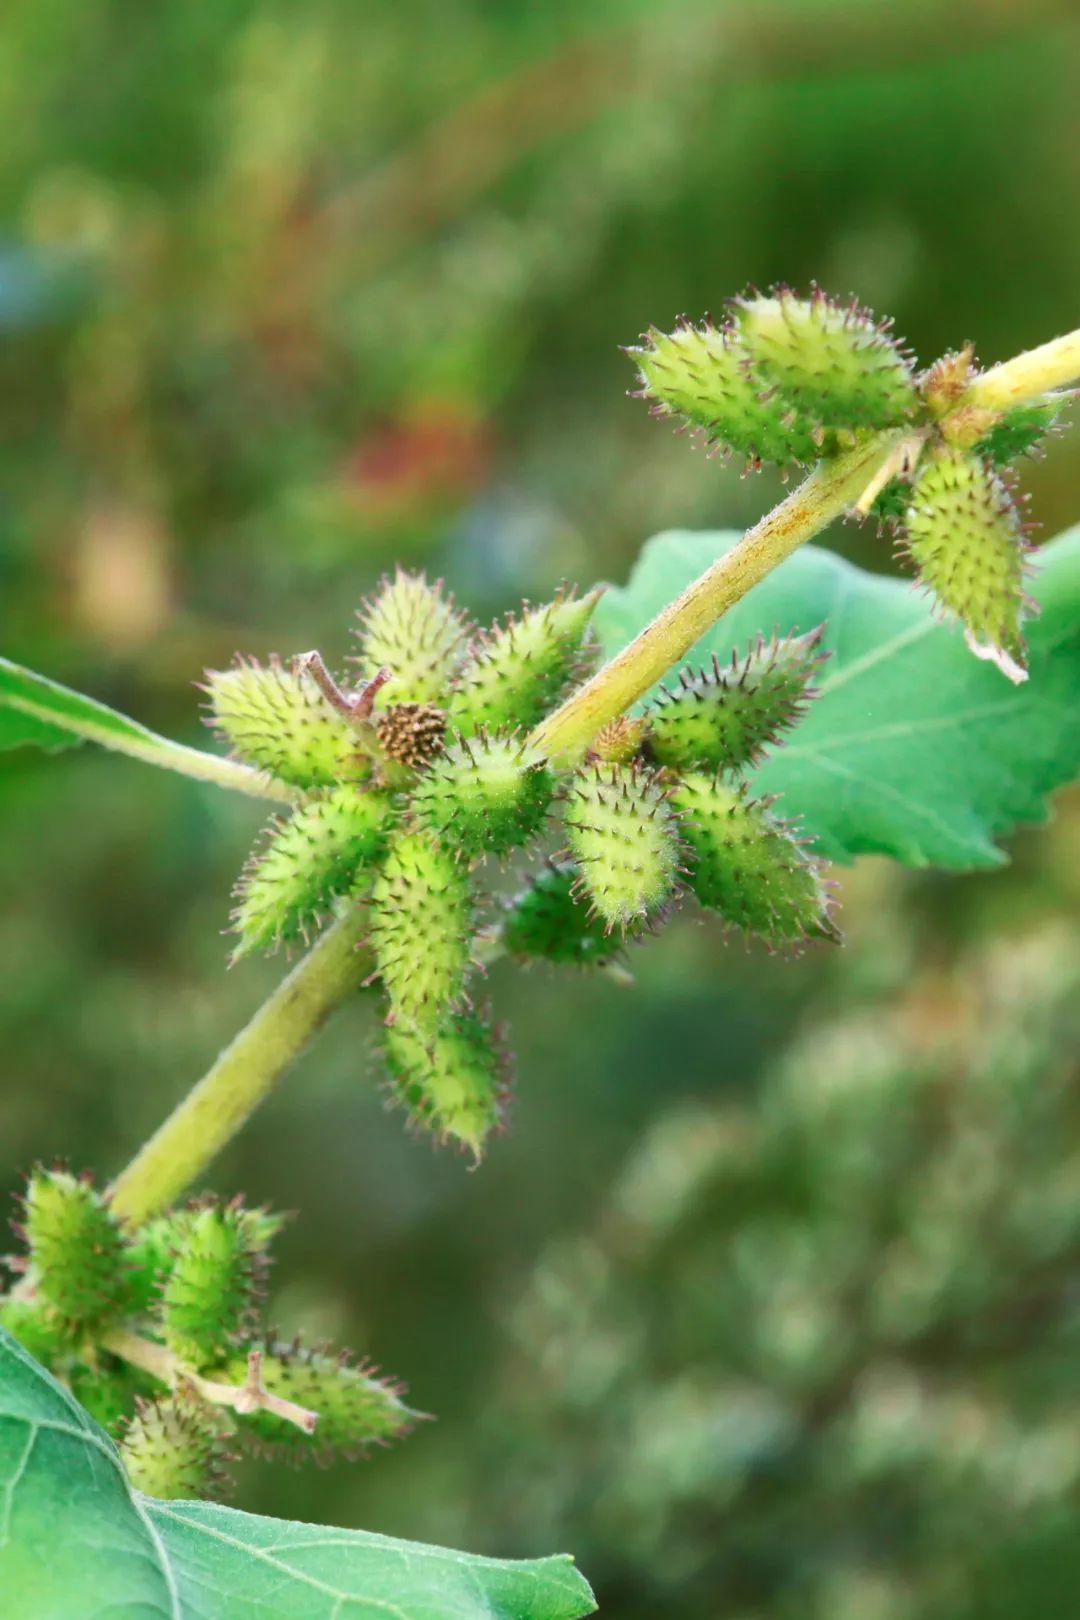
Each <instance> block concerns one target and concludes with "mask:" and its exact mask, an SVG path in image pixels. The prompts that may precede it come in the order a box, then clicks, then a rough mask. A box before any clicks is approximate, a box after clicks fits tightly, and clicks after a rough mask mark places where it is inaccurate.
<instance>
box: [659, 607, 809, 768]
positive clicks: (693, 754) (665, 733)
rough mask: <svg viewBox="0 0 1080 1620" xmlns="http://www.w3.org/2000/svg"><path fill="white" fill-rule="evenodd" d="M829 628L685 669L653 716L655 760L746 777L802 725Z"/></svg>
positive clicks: (760, 643)
mask: <svg viewBox="0 0 1080 1620" xmlns="http://www.w3.org/2000/svg"><path fill="white" fill-rule="evenodd" d="M823 628H824V627H823V626H818V628H817V629H816V630H812V631H810V632H809V633H808V634H807V635H804V636H789V637H787V638H786V639H783V640H778V639H776V638H775V637H774V638H773V639H772V640H771V641H768V642H766V641H763V640H762V639H760V638H759V639H758V642H757V644H756V646H753V647H751V648H750V649H749V651H748V652H747V653H746V655H745V657H743V658H742V659H740V658H739V657H738V655H737V654H736V653H732V655H731V662H730V664H728V665H722V664H721V663H720V661H719V659H718V658H717V657H716V655H715V654H714V655H713V662H712V668H711V670H697V671H694V670H690V669H683V670H680V672H679V684H678V686H676V687H675V688H674V690H669V689H668V688H667V687H662V688H661V695H660V697H659V698H657V700H656V702H655V703H654V704H653V705H652V707H651V708H650V709H649V711H648V716H647V719H648V725H649V731H648V739H649V752H650V753H651V754H652V756H653V758H654V759H656V760H658V761H659V763H660V764H662V765H668V766H673V767H675V768H676V769H678V768H681V767H683V766H712V767H713V769H721V768H722V769H724V770H733V771H734V770H741V769H742V768H743V767H745V766H747V765H753V764H755V763H756V762H757V761H758V760H759V759H760V758H761V755H762V752H763V750H764V749H765V747H766V746H767V745H768V744H769V743H774V742H776V740H777V738H778V737H779V736H780V734H781V732H783V731H786V730H787V729H788V727H789V726H792V725H794V724H795V722H796V721H797V720H798V719H800V718H801V716H802V714H803V713H804V712H805V709H806V704H807V700H808V698H810V697H811V696H812V695H813V694H812V693H811V692H810V690H809V683H810V680H811V678H812V676H813V675H814V673H815V671H816V670H817V669H818V667H819V666H820V664H821V662H822V659H823V656H824V655H823V654H822V653H821V651H820V647H819V644H820V641H821V635H822V630H823Z"/></svg>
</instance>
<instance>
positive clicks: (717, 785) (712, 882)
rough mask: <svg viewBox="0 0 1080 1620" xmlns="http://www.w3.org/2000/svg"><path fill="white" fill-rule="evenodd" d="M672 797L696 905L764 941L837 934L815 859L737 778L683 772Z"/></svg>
mask: <svg viewBox="0 0 1080 1620" xmlns="http://www.w3.org/2000/svg"><path fill="white" fill-rule="evenodd" d="M672 799H673V802H674V804H675V805H676V806H677V808H678V810H679V811H680V812H681V814H682V821H681V831H682V834H683V837H684V839H685V841H686V844H687V846H688V849H689V862H688V864H689V867H690V878H689V882H690V887H691V888H692V889H693V891H694V894H695V895H696V897H697V899H698V900H699V901H700V902H701V904H702V905H703V906H706V907H708V909H709V910H710V911H717V912H719V913H720V915H721V916H722V917H723V918H724V919H725V920H726V921H727V922H729V923H733V924H734V925H735V926H736V927H738V928H741V929H742V930H743V931H744V932H745V933H748V934H757V935H759V936H760V937H761V938H762V939H765V940H767V941H768V942H769V943H770V944H772V945H783V944H790V943H795V942H798V941H801V940H804V939H807V938H811V937H817V938H823V939H832V940H835V939H837V938H838V935H837V931H836V928H835V926H834V924H833V923H832V920H831V918H830V916H829V902H828V894H827V891H826V889H825V887H824V884H823V882H822V876H821V870H820V867H819V866H818V864H817V862H815V861H813V860H811V859H809V858H808V857H807V855H806V854H805V852H804V850H803V848H802V846H801V845H800V844H799V842H798V841H797V840H796V838H795V837H794V836H793V835H792V832H791V830H790V828H788V827H786V826H785V825H784V823H783V822H781V821H778V820H776V819H775V817H773V816H770V815H769V813H768V810H767V807H766V806H765V805H764V804H762V803H761V802H760V801H759V800H755V799H753V798H751V797H750V795H749V792H748V790H747V788H746V787H745V785H744V784H738V785H732V784H731V783H729V782H726V781H724V779H723V778H722V777H718V776H711V775H709V774H707V773H706V772H704V771H692V772H687V773H686V774H684V775H683V776H681V777H680V778H679V780H678V782H677V784H676V786H675V789H674V792H673V794H672Z"/></svg>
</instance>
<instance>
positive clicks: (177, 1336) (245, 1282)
mask: <svg viewBox="0 0 1080 1620" xmlns="http://www.w3.org/2000/svg"><path fill="white" fill-rule="evenodd" d="M258 1223H259V1216H258V1215H257V1214H255V1213H254V1212H252V1211H249V1210H244V1209H238V1208H236V1207H234V1206H232V1205H226V1206H225V1207H224V1208H220V1209H219V1208H215V1207H210V1208H208V1209H200V1210H195V1211H193V1212H192V1213H191V1215H190V1217H189V1218H188V1220H187V1222H186V1223H185V1230H184V1233H183V1236H182V1238H181V1239H180V1242H179V1246H178V1248H177V1251H176V1254H175V1257H174V1259H173V1262H172V1266H171V1268H170V1271H169V1274H168V1276H167V1278H166V1280H165V1283H164V1286H163V1289H162V1294H161V1304H160V1312H161V1326H162V1330H163V1333H164V1337H165V1343H166V1344H167V1345H168V1347H169V1349H170V1350H171V1351H172V1352H173V1354H174V1355H175V1356H177V1357H178V1358H179V1360H180V1361H182V1362H183V1363H184V1364H185V1365H186V1366H189V1367H191V1368H193V1369H195V1370H198V1369H199V1368H201V1367H204V1366H206V1365H207V1363H208V1362H211V1361H215V1360H217V1359H218V1358H219V1357H220V1356H222V1355H223V1354H224V1353H225V1351H226V1350H227V1349H228V1348H229V1346H230V1345H232V1344H233V1343H235V1342H236V1341H237V1340H238V1339H239V1338H241V1337H242V1336H243V1334H244V1331H245V1329H247V1328H250V1325H251V1322H252V1320H253V1316H254V1309H255V1303H256V1299H257V1296H258V1294H259V1292H260V1289H261V1282H262V1275H263V1272H264V1270H265V1264H266V1257H265V1248H264V1245H263V1243H262V1241H261V1236H262V1234H261V1229H260V1226H259V1224H258Z"/></svg>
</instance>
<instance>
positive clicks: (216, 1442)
mask: <svg viewBox="0 0 1080 1620" xmlns="http://www.w3.org/2000/svg"><path fill="white" fill-rule="evenodd" d="M229 1432H230V1425H229V1424H228V1421H227V1420H226V1419H225V1417H224V1415H223V1414H222V1413H221V1412H220V1411H218V1410H217V1408H215V1407H213V1406H210V1405H209V1404H208V1403H207V1402H205V1401H202V1400H200V1399H199V1398H198V1397H197V1396H195V1395H187V1394H176V1395H171V1396H166V1397H163V1398H162V1399H160V1400H152V1401H139V1402H138V1404H137V1406H136V1409H135V1416H134V1417H133V1418H132V1420H131V1422H130V1424H129V1425H128V1427H127V1430H126V1432H125V1434H124V1439H123V1444H122V1445H121V1447H120V1455H121V1457H122V1459H123V1463H124V1468H125V1469H126V1471H127V1475H128V1478H129V1479H130V1481H131V1483H132V1485H133V1486H134V1487H135V1489H136V1490H138V1491H143V1492H144V1493H145V1494H146V1495H147V1496H156V1497H159V1498H163V1499H164V1500H166V1501H168V1500H170V1499H173V1500H175V1499H182V1498H185V1497H207V1496H220V1495H221V1494H222V1491H223V1490H224V1488H225V1487H226V1485H227V1480H226V1479H225V1476H224V1473H223V1470H222V1462H223V1460H224V1458H225V1456H226V1454H227V1440H228V1436H229Z"/></svg>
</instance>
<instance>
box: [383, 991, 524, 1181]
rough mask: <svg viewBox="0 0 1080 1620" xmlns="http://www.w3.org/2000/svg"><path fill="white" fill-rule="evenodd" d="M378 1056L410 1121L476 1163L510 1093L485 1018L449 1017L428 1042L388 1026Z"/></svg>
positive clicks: (498, 1046)
mask: <svg viewBox="0 0 1080 1620" xmlns="http://www.w3.org/2000/svg"><path fill="white" fill-rule="evenodd" d="M384 1055H385V1059H386V1067H387V1069H388V1070H389V1073H390V1079H391V1085H392V1090H393V1095H394V1096H395V1097H396V1098H397V1099H398V1100H399V1101H400V1102H401V1103H402V1104H403V1105H404V1106H405V1108H406V1110H407V1111H408V1113H409V1116H410V1118H411V1119H412V1120H413V1121H414V1122H415V1123H416V1124H417V1125H420V1126H421V1127H423V1128H424V1129H425V1130H429V1131H431V1132H432V1133H433V1135H434V1136H435V1137H436V1138H437V1139H438V1140H440V1141H452V1142H457V1143H458V1144H459V1145H460V1146H461V1147H463V1148H464V1149H465V1150H466V1151H467V1152H469V1153H471V1154H472V1156H473V1159H474V1160H475V1161H477V1162H478V1161H479V1160H480V1159H481V1157H482V1156H483V1150H484V1145H485V1143H486V1141H487V1139H488V1137H489V1136H490V1135H491V1133H492V1132H493V1131H495V1130H497V1129H498V1128H499V1127H500V1125H501V1124H502V1121H503V1117H504V1113H505V1108H506V1101H507V1097H508V1095H509V1090H510V1081H509V1063H508V1059H507V1054H506V1050H505V1047H504V1046H503V1044H502V1040H501V1038H500V1031H499V1030H498V1029H497V1028H494V1027H493V1026H492V1024H491V1023H490V1020H489V1018H488V1016H487V1014H486V1012H481V1011H466V1012H458V1013H451V1014H450V1016H449V1017H448V1018H447V1019H446V1021H445V1022H444V1023H443V1024H442V1026H441V1028H439V1029H438V1030H436V1031H435V1033H434V1034H432V1035H429V1036H422V1035H418V1034H417V1033H416V1031H415V1030H412V1029H409V1028H407V1027H405V1026H403V1025H397V1024H394V1025H391V1027H390V1028H389V1029H388V1030H387V1032H386V1040H385V1046H384Z"/></svg>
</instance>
